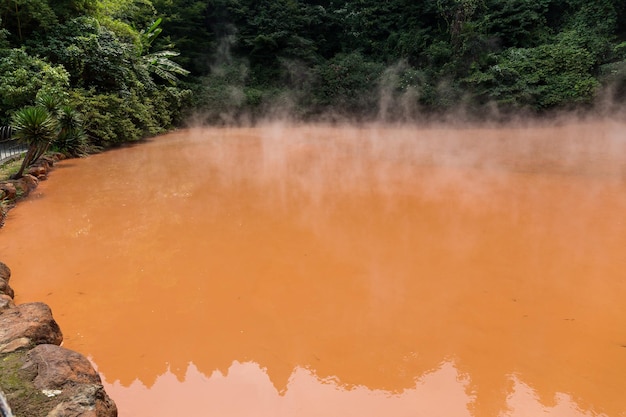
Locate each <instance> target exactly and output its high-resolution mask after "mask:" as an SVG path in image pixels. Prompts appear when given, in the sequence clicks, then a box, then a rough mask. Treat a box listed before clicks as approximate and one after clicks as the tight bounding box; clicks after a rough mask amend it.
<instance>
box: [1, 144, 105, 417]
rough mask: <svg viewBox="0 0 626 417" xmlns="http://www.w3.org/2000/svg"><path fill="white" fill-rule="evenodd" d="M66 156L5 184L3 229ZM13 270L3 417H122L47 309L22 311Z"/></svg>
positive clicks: (4, 275)
mask: <svg viewBox="0 0 626 417" xmlns="http://www.w3.org/2000/svg"><path fill="white" fill-rule="evenodd" d="M61 159H63V155H61V154H55V155H50V156H45V157H43V158H40V159H39V160H38V161H37V163H36V164H35V165H33V166H31V167H30V168H29V169H28V173H27V174H26V175H24V176H23V177H22V178H20V179H17V180H7V181H2V182H0V226H1V225H2V224H3V222H4V219H5V217H6V214H7V212H8V210H9V209H10V208H12V207H13V206H14V205H15V203H16V202H17V201H18V200H19V199H20V198H23V197H26V196H27V195H28V194H29V193H30V192H31V191H33V190H34V189H35V188H36V187H37V185H38V184H39V181H41V180H44V179H46V178H47V175H48V172H49V171H50V169H51V168H52V167H53V166H54V164H55V163H56V162H58V161H59V160H61ZM10 278H11V270H10V269H9V267H8V266H7V265H5V264H4V263H2V262H0V394H2V393H4V395H0V397H2V396H4V397H6V400H7V403H8V406H9V407H10V409H11V410H7V409H6V407H5V406H4V403H3V402H2V401H0V405H1V407H0V416H2V417H11V416H16V417H117V407H116V405H115V403H114V402H113V400H112V399H111V398H110V397H109V396H108V395H107V393H106V392H105V390H104V387H103V386H102V380H101V379H100V375H99V374H98V372H96V370H95V369H94V368H93V366H92V365H91V362H89V360H88V359H87V358H86V357H84V356H83V355H81V354H80V353H78V352H74V351H72V350H69V349H66V348H63V347H61V346H60V345H61V343H62V341H63V334H62V332H61V329H60V328H59V325H58V324H57V322H56V321H55V320H54V318H53V316H52V311H51V309H50V307H49V306H48V305H46V304H44V303H25V304H20V305H16V304H15V303H14V301H13V298H14V291H13V289H12V288H11V286H10V285H9V280H10ZM0 399H2V398H0Z"/></svg>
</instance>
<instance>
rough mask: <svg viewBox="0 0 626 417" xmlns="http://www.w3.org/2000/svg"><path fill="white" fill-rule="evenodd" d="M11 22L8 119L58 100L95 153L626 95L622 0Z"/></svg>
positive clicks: (78, 4)
mask: <svg viewBox="0 0 626 417" xmlns="http://www.w3.org/2000/svg"><path fill="white" fill-rule="evenodd" d="M0 18H1V21H0V88H1V91H2V97H0V119H1V120H0V122H1V123H3V124H7V123H9V122H10V120H11V116H12V114H13V113H14V112H15V111H17V110H18V109H19V108H22V107H26V106H30V105H34V104H35V100H36V99H37V97H38V96H39V95H41V94H48V93H54V94H57V95H58V96H59V97H61V98H62V100H63V101H64V102H63V105H69V106H72V107H73V108H75V109H76V110H77V111H79V112H81V113H82V114H83V116H84V120H85V122H84V124H85V126H84V127H85V130H86V132H87V133H88V135H89V136H88V137H89V140H90V142H91V143H92V144H93V145H94V146H108V145H111V144H115V143H119V142H124V141H128V140H136V139H138V138H141V137H143V136H146V135H151V134H155V133H158V132H160V131H165V130H167V129H169V128H171V127H173V126H175V125H176V124H177V123H180V122H181V121H182V120H183V118H184V117H185V114H187V113H190V112H196V113H198V114H201V115H202V117H203V118H204V120H205V121H206V122H210V123H219V122H228V121H234V120H237V119H238V118H239V117H246V118H249V117H255V116H264V115H268V114H272V113H273V112H275V111H276V110H277V109H283V110H285V109H286V110H289V111H290V112H291V114H292V115H293V116H294V117H302V118H309V119H315V118H319V117H325V116H327V115H329V114H340V115H342V116H345V117H355V118H375V117H379V118H380V117H383V118H386V119H392V120H393V119H410V118H413V117H416V115H418V114H438V113H441V112H446V111H448V110H450V109H454V108H456V107H458V106H461V105H462V106H464V107H465V108H466V109H468V111H469V113H473V114H475V115H482V114H485V109H486V108H489V109H492V108H497V109H498V110H499V114H507V113H515V112H518V111H520V110H524V111H528V112H532V113H535V114H542V113H545V112H550V111H553V110H560V109H571V108H590V107H591V106H592V105H593V104H594V103H595V102H596V101H597V99H598V97H600V96H603V97H606V96H607V95H608V96H610V98H611V99H612V100H613V101H614V102H615V103H620V102H621V100H623V98H624V94H625V93H626V3H624V2H622V1H618V0H598V1H594V2H588V1H583V0H432V1H427V2H415V1H409V0H386V1H375V0H121V1H118V0H116V1H113V0H54V1H53V0H0ZM114 120H115V121H116V122H113V121H114Z"/></svg>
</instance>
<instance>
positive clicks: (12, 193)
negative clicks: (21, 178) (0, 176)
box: [0, 181, 17, 200]
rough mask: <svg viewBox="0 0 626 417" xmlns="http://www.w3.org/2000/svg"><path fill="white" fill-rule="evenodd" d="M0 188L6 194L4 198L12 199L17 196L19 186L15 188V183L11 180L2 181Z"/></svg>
mask: <svg viewBox="0 0 626 417" xmlns="http://www.w3.org/2000/svg"><path fill="white" fill-rule="evenodd" d="M0 190H2V191H3V192H4V194H5V197H4V199H7V200H12V199H14V198H15V197H16V196H17V188H15V184H13V183H12V182H10V181H4V182H1V183H0Z"/></svg>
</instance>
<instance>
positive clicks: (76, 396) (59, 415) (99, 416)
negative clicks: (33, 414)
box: [47, 385, 117, 417]
mask: <svg viewBox="0 0 626 417" xmlns="http://www.w3.org/2000/svg"><path fill="white" fill-rule="evenodd" d="M116 416H117V407H116V405H115V403H114V402H113V401H112V400H111V398H110V397H109V396H108V395H107V393H106V392H105V391H104V389H103V388H102V385H83V386H81V387H79V388H77V389H76V390H75V392H74V393H73V395H72V397H71V398H70V399H69V400H67V401H63V402H61V403H59V404H58V405H57V406H56V407H55V408H54V409H53V410H52V411H50V412H49V413H48V416H47V417H116Z"/></svg>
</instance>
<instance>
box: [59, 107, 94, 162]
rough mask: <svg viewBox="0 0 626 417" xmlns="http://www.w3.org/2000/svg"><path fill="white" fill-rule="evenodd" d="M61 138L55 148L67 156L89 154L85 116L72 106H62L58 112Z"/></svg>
mask: <svg viewBox="0 0 626 417" xmlns="http://www.w3.org/2000/svg"><path fill="white" fill-rule="evenodd" d="M57 120H58V122H59V136H58V138H57V139H56V141H55V142H54V143H55V147H56V148H57V149H58V150H59V151H60V152H62V153H64V154H65V155H67V156H72V157H81V156H86V155H87V154H88V153H89V146H88V143H87V133H86V132H85V129H84V128H83V115H82V114H81V113H80V112H79V111H77V110H76V109H74V108H73V107H71V106H61V108H60V109H59V111H58V112H57Z"/></svg>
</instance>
